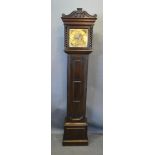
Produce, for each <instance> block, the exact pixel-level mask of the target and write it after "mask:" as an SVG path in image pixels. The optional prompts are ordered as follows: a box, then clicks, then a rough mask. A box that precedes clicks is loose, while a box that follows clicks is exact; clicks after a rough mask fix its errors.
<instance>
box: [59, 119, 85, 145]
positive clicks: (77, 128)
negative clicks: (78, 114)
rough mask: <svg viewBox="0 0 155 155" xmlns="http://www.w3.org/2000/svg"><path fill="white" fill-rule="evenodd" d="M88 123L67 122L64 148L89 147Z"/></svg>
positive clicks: (83, 121)
mask: <svg viewBox="0 0 155 155" xmlns="http://www.w3.org/2000/svg"><path fill="white" fill-rule="evenodd" d="M87 126H88V125H87V121H86V119H85V120H82V121H77V122H72V121H69V120H67V119H66V120H65V124H64V135H63V142H62V144H63V146H87V145H88V136H87Z"/></svg>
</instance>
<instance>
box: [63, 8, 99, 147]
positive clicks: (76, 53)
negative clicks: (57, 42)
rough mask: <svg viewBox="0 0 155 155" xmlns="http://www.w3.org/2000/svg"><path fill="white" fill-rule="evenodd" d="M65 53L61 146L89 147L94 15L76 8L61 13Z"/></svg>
mask: <svg viewBox="0 0 155 155" xmlns="http://www.w3.org/2000/svg"><path fill="white" fill-rule="evenodd" d="M61 18H62V21H63V23H64V32H65V33H64V38H65V39H64V50H65V52H66V53H67V54H68V66H67V116H66V118H65V123H64V136H63V145H64V146H67V145H88V136H87V126H88V125H87V119H86V92H87V70H88V55H89V54H90V53H91V52H92V36H93V25H94V23H95V21H96V19H97V15H96V14H95V15H90V14H88V13H87V12H86V11H83V10H82V8H77V10H76V11H73V12H72V13H70V14H69V15H65V14H62V17H61Z"/></svg>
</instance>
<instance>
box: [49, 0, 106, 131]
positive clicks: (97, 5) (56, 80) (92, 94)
mask: <svg viewBox="0 0 155 155" xmlns="http://www.w3.org/2000/svg"><path fill="white" fill-rule="evenodd" d="M51 4H52V8H51V10H52V12H51V17H52V20H51V21H52V24H51V25H52V28H51V47H52V48H51V49H52V51H51V68H52V73H51V103H52V105H51V108H52V109H51V112H52V114H51V116H52V119H51V121H52V122H51V124H52V133H55V132H62V131H63V130H62V129H63V123H64V117H65V116H66V104H67V98H66V97H67V54H65V53H64V48H63V47H64V26H63V23H62V21H61V14H62V13H65V14H69V13H71V12H72V11H73V10H76V8H83V9H84V10H86V11H87V12H88V13H90V14H97V17H98V19H97V21H96V23H95V26H94V38H93V49H94V52H93V53H91V54H90V55H89V65H88V83H87V118H88V123H89V132H91V131H92V132H95V133H102V126H103V123H102V118H103V117H102V113H103V107H102V104H103V100H102V96H103V89H102V86H103V83H102V82H103V81H102V78H103V75H102V73H103V68H102V67H103V62H102V60H103V59H102V57H103V46H102V43H103V41H102V38H103V36H102V34H103V28H102V27H103V26H102V24H103V23H102V19H103V17H102V15H103V14H102V0H91V1H90V0H61V1H60V0H52V2H51Z"/></svg>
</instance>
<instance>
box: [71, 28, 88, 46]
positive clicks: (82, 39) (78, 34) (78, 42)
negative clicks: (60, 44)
mask: <svg viewBox="0 0 155 155" xmlns="http://www.w3.org/2000/svg"><path fill="white" fill-rule="evenodd" d="M87 45H88V29H69V47H87Z"/></svg>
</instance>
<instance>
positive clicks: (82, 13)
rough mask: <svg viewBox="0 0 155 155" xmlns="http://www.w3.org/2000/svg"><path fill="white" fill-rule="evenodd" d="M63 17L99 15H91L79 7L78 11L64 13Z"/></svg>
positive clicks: (95, 16)
mask: <svg viewBox="0 0 155 155" xmlns="http://www.w3.org/2000/svg"><path fill="white" fill-rule="evenodd" d="M62 17H65V18H97V15H96V14H94V15H90V14H88V13H87V12H86V11H83V10H82V8H77V10H76V11H73V12H71V13H70V14H69V15H65V14H62Z"/></svg>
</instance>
